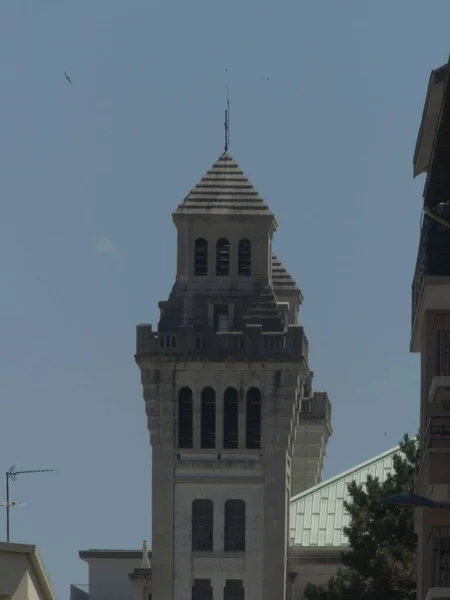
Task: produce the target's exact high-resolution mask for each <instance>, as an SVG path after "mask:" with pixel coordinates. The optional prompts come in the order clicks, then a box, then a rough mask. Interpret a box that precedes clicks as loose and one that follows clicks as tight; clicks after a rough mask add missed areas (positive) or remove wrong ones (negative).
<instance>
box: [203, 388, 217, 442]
mask: <svg viewBox="0 0 450 600" xmlns="http://www.w3.org/2000/svg"><path fill="white" fill-rule="evenodd" d="M200 447H201V448H215V447H216V392H215V391H214V390H213V389H212V388H210V387H207V388H205V389H204V390H202V397H201V441H200Z"/></svg>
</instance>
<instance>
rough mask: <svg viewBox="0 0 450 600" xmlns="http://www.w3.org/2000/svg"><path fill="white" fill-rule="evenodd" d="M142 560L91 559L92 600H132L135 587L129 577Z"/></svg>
mask: <svg viewBox="0 0 450 600" xmlns="http://www.w3.org/2000/svg"><path fill="white" fill-rule="evenodd" d="M140 566H141V565H140V560H132V559H131V560H130V559H121V560H117V559H114V558H111V559H109V560H108V559H98V560H96V559H91V560H90V561H89V595H90V597H91V598H92V600H100V599H101V598H103V597H104V596H105V597H107V598H108V600H132V598H133V589H132V585H131V581H130V579H129V577H128V574H129V573H132V572H133V570H134V569H136V568H139V567H140Z"/></svg>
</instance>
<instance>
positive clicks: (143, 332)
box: [135, 325, 308, 362]
mask: <svg viewBox="0 0 450 600" xmlns="http://www.w3.org/2000/svg"><path fill="white" fill-rule="evenodd" d="M156 356H168V357H174V358H183V357H186V359H191V358H200V359H204V360H226V359H227V358H231V359H233V360H239V359H241V360H248V359H251V358H264V359H267V358H268V359H269V360H270V358H272V359H273V360H280V359H281V360H290V359H291V360H295V361H296V360H300V359H304V360H305V361H306V362H307V361H308V339H307V337H306V335H305V332H304V330H303V327H300V326H299V325H290V326H289V327H288V330H287V332H283V333H278V332H277V333H269V332H263V331H262V327H261V325H247V326H246V328H245V330H244V331H242V332H240V331H236V332H234V331H218V332H208V333H199V332H195V331H194V328H193V327H190V326H186V327H182V328H180V329H179V330H178V332H176V333H170V332H167V333H166V332H159V331H158V332H156V331H153V330H152V326H151V325H138V326H137V347H136V357H135V358H136V361H137V362H139V361H140V360H141V359H142V358H145V357H156Z"/></svg>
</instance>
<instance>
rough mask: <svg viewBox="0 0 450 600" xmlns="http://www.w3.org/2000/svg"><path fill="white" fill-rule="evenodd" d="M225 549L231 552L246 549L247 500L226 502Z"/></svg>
mask: <svg viewBox="0 0 450 600" xmlns="http://www.w3.org/2000/svg"><path fill="white" fill-rule="evenodd" d="M225 550H226V551H229V552H243V551H244V550H245V502H244V501H243V500H227V501H226V502H225Z"/></svg>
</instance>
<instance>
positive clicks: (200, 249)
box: [194, 238, 208, 276]
mask: <svg viewBox="0 0 450 600" xmlns="http://www.w3.org/2000/svg"><path fill="white" fill-rule="evenodd" d="M194 275H202V276H205V275H208V242H207V241H206V240H204V239H203V238H198V239H197V240H195V253H194Z"/></svg>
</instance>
